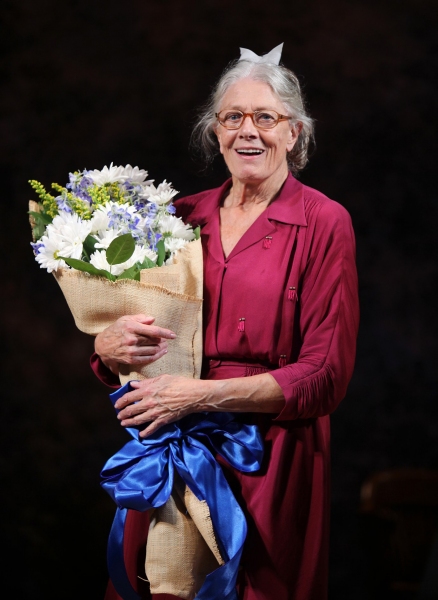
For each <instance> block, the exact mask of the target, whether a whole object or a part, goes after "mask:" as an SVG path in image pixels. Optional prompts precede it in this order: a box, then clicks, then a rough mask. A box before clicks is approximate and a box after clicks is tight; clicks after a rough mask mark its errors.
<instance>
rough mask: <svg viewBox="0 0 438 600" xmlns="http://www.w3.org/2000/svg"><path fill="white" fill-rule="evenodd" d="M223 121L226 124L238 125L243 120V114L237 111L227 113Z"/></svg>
mask: <svg viewBox="0 0 438 600" xmlns="http://www.w3.org/2000/svg"><path fill="white" fill-rule="evenodd" d="M223 120H224V121H225V122H226V123H238V122H239V121H241V120H242V113H241V112H237V111H227V112H226V113H225V114H224V116H223Z"/></svg>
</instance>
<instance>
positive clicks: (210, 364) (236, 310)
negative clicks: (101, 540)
mask: <svg viewBox="0 0 438 600" xmlns="http://www.w3.org/2000/svg"><path fill="white" fill-rule="evenodd" d="M276 51H277V57H275V56H274V57H273V53H272V52H271V53H270V54H269V55H265V56H264V57H258V56H257V55H255V54H253V53H252V52H250V51H246V50H242V56H241V59H240V60H238V61H235V62H234V63H232V64H231V65H230V66H229V67H228V68H227V70H226V71H225V73H224V74H223V75H222V77H221V79H220V80H219V82H218V84H217V86H216V88H215V90H214V92H213V94H212V96H211V99H210V102H209V103H208V105H207V107H206V108H205V110H204V112H203V114H202V115H201V117H200V119H199V122H198V124H197V126H196V129H195V136H196V139H197V140H198V143H199V144H200V147H201V148H203V149H204V150H205V151H206V153H207V156H208V157H211V155H212V153H213V152H214V151H216V150H217V148H218V149H219V151H220V153H221V154H222V156H223V158H224V160H225V163H226V165H227V167H228V170H229V171H230V174H231V177H230V179H228V180H227V181H225V183H224V184H223V185H222V186H221V187H219V188H217V189H213V190H207V191H205V192H201V193H199V194H196V195H194V196H189V197H186V198H182V199H180V200H179V201H177V202H176V203H175V204H176V206H177V209H178V212H179V215H181V216H182V217H183V219H184V220H185V221H186V222H190V223H191V224H192V225H193V226H197V225H200V226H201V235H202V245H203V252H204V277H205V279H204V357H205V360H204V367H203V373H202V377H201V379H199V380H192V379H185V378H183V377H173V376H170V375H164V376H161V377H158V378H155V379H150V380H143V381H140V382H137V383H134V384H133V386H134V388H135V390H134V391H132V392H130V393H128V394H126V395H125V396H123V397H122V398H121V399H120V400H119V401H118V403H117V405H116V406H117V407H118V408H119V409H121V410H120V413H119V419H120V420H121V424H122V426H124V427H129V426H133V425H135V426H144V429H143V430H142V434H141V435H142V436H148V435H149V434H150V433H151V432H154V431H155V430H157V429H158V428H159V427H161V426H162V425H164V424H166V423H169V422H172V421H175V420H177V419H180V418H181V417H183V416H185V415H187V414H189V413H193V412H198V411H228V412H230V411H231V412H235V413H240V415H239V418H240V419H241V420H242V421H243V422H245V423H253V424H257V425H258V426H259V428H260V431H261V433H262V435H263V438H264V444H265V455H264V462H263V465H262V468H261V470H260V471H258V472H256V473H252V474H243V473H240V472H236V471H234V470H233V469H232V468H231V467H229V466H228V465H227V464H226V462H225V461H222V466H223V469H224V470H225V472H226V476H227V479H228V481H229V482H230V485H231V487H232V489H233V491H234V493H235V495H236V498H237V499H238V501H239V502H240V504H241V505H242V507H243V508H244V511H245V514H246V516H247V521H248V536H247V540H246V545H245V549H244V553H243V558H242V563H241V572H240V578H239V585H238V590H239V597H240V598H244V599H245V600H272V599H274V598H275V600H292V599H293V600H323V599H324V598H326V595H327V571H328V568H327V567H328V533H329V485H330V469H329V456H330V448H329V444H330V422H329V414H330V413H331V412H332V411H333V410H334V409H335V408H336V407H337V405H338V404H339V402H340V401H341V400H342V398H343V397H344V396H345V393H346V389H347V385H348V382H349V380H350V377H351V375H352V371H353V364H354V356H355V341H356V335H357V328H358V299H357V278H356V268H355V243H354V234H353V230H352V227H351V221H350V217H349V215H348V213H347V212H346V210H345V209H344V208H343V207H342V206H340V205H339V204H337V203H336V202H334V201H332V200H330V199H329V198H327V197H326V196H324V195H323V194H321V193H320V192H318V191H316V190H314V189H311V188H309V187H307V186H305V185H303V184H301V183H300V182H299V181H297V179H296V178H295V177H296V175H297V174H298V173H299V171H300V170H301V169H302V168H303V167H304V166H305V165H306V163H307V149H308V144H309V140H311V138H312V134H313V127H312V120H311V119H310V118H309V116H308V115H307V113H306V111H305V108H304V103H303V98H302V94H301V91H300V86H299V83H298V80H297V78H296V76H295V75H294V74H293V73H292V72H291V71H290V70H288V69H286V68H285V67H284V66H281V65H279V64H278V63H279V55H278V49H276ZM274 54H275V52H274ZM172 337H173V333H172V332H171V331H169V330H167V329H163V328H161V327H158V326H155V325H154V324H153V319H152V318H151V317H147V316H145V315H135V316H126V317H124V318H122V319H119V321H117V322H116V323H115V324H114V325H112V326H111V327H109V328H108V329H107V330H105V331H104V332H103V333H101V334H99V335H98V336H97V338H96V344H95V348H96V355H95V356H94V358H93V361H92V364H93V367H94V369H95V371H96V373H97V374H98V375H99V376H100V378H101V379H102V380H103V381H105V382H106V383H109V384H114V383H115V379H114V375H111V372H110V371H112V373H117V363H128V364H129V363H136V364H138V363H142V364H146V363H148V362H151V361H154V360H159V359H160V357H161V356H163V354H164V353H165V352H166V351H167V350H166V348H167V342H166V340H167V339H170V338H172ZM102 363H103V364H102ZM112 378H113V379H112ZM138 519H140V517H138ZM134 521H135V517H132V521H131V526H130V527H131V529H130V533H129V534H128V538H127V539H128V541H126V539H125V544H129V543H131V546H132V547H134V548H135V551H134V550H133V551H132V552H133V553H134V554H135V552H136V550H137V545H138V546H139V545H140V543H139V541H138V539H137V541H135V538H136V535H137V533H136V531H137V529H139V527H138V523H137V525H136V524H135V522H134ZM129 540H131V542H129ZM132 560H133V561H134V562H135V560H134V556H133V557H132ZM108 597H110V596H108ZM112 597H114V598H115V597H117V596H112ZM145 597H147V596H145Z"/></svg>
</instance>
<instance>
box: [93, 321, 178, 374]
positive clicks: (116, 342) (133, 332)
mask: <svg viewBox="0 0 438 600" xmlns="http://www.w3.org/2000/svg"><path fill="white" fill-rule="evenodd" d="M154 320H155V319H154V317H148V316H146V315H141V314H140V315H126V316H124V317H120V319H117V321H116V322H115V323H113V324H112V325H110V327H107V328H106V329H104V330H103V331H102V332H101V333H99V334H98V335H97V336H96V339H95V342H94V348H95V351H96V353H97V354H98V355H99V356H100V358H101V359H102V361H103V363H104V364H105V365H106V366H107V367H108V368H109V369H111V371H113V373H116V374H117V373H118V367H117V365H118V363H122V364H126V365H148V364H150V363H152V362H154V361H156V360H158V359H159V358H161V357H162V356H164V354H166V353H167V341H166V340H168V339H169V340H172V339H174V338H176V335H175V333H174V332H173V331H171V330H170V329H164V328H162V327H157V326H156V325H153V322H154Z"/></svg>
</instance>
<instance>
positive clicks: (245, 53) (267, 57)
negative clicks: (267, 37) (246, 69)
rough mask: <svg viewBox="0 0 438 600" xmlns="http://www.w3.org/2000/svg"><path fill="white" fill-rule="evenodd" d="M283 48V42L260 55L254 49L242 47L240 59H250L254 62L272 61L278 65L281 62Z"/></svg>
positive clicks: (271, 62)
mask: <svg viewBox="0 0 438 600" xmlns="http://www.w3.org/2000/svg"><path fill="white" fill-rule="evenodd" d="M282 50H283V44H280V45H279V46H276V47H275V48H274V49H273V50H271V51H270V52H268V53H267V54H264V55H263V56H258V55H257V54H256V53H255V52H253V51H252V50H248V49H247V48H240V58H239V61H240V60H248V61H250V62H254V63H270V64H274V65H278V64H279V63H280V58H281V52H282Z"/></svg>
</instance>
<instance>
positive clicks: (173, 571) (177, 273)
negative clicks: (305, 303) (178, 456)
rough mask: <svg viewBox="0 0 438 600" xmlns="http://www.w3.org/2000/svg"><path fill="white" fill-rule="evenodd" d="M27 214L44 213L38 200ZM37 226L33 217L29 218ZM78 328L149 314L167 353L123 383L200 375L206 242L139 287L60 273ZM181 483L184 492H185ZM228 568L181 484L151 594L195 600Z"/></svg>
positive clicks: (169, 506)
mask: <svg viewBox="0 0 438 600" xmlns="http://www.w3.org/2000/svg"><path fill="white" fill-rule="evenodd" d="M29 209H30V210H32V211H36V212H38V211H39V207H38V204H37V203H36V202H33V201H30V202H29ZM30 222H31V225H33V218H32V217H30ZM53 274H54V276H55V279H56V281H57V282H58V284H59V286H60V288H61V290H62V292H63V294H64V297H65V299H66V301H67V304H68V306H69V308H70V311H71V313H72V315H73V318H74V320H75V323H76V326H77V327H78V329H80V331H83V332H84V333H87V334H90V335H94V336H95V335H97V334H98V333H100V332H101V331H103V330H104V329H105V328H106V327H108V326H110V325H111V324H112V323H114V321H116V320H117V319H118V318H119V317H122V316H124V315H130V314H131V315H132V314H139V313H144V314H146V315H151V316H154V317H155V322H154V324H156V325H159V326H161V327H165V328H168V329H171V330H172V331H174V332H175V333H176V336H177V337H176V339H175V340H168V353H167V354H166V355H165V356H163V357H162V358H160V359H159V360H158V361H156V362H154V363H152V364H150V365H146V366H141V365H122V364H120V365H119V370H120V375H119V377H120V382H121V384H122V385H123V384H125V383H127V382H128V381H131V380H133V379H144V378H146V377H147V378H151V377H157V376H158V375H162V374H165V373H169V374H172V375H182V376H185V377H191V378H199V377H200V374H201V366H202V294H203V289H202V288H203V265H202V247H201V241H200V240H196V241H193V242H190V243H189V244H187V245H186V246H185V247H184V248H183V249H182V250H180V251H179V252H178V253H177V254H176V255H175V258H174V262H173V264H172V265H168V266H163V267H156V268H153V269H145V270H143V271H141V273H140V278H141V279H140V282H138V281H133V280H128V279H122V280H119V281H115V282H112V281H109V280H108V279H105V278H101V277H95V276H91V275H88V274H87V273H82V272H80V271H76V270H73V269H59V270H58V271H55V272H54V273H53ZM181 486H182V487H181ZM219 564H223V560H222V558H221V555H220V552H219V549H218V546H217V542H216V538H215V535H214V531H213V527H212V523H211V517H210V511H209V509H208V505H207V503H206V502H201V501H200V500H198V499H197V498H196V496H194V494H193V493H192V492H191V491H190V490H189V488H187V487H186V488H185V489H184V484H183V482H182V481H179V483H178V480H177V482H176V485H175V486H174V489H173V492H172V495H171V497H170V498H169V500H168V502H167V503H166V504H165V505H164V506H162V507H160V508H158V509H154V511H153V512H152V518H151V525H150V529H149V534H148V543H147V548H146V570H147V578H148V580H149V582H150V586H151V591H152V592H153V593H168V594H174V595H177V596H180V597H181V598H187V599H191V598H194V596H195V594H196V592H197V591H198V590H199V588H200V587H201V585H202V583H203V581H204V579H205V576H206V575H207V574H208V573H209V572H211V571H212V570H214V569H216V568H217V567H218V565H219Z"/></svg>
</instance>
